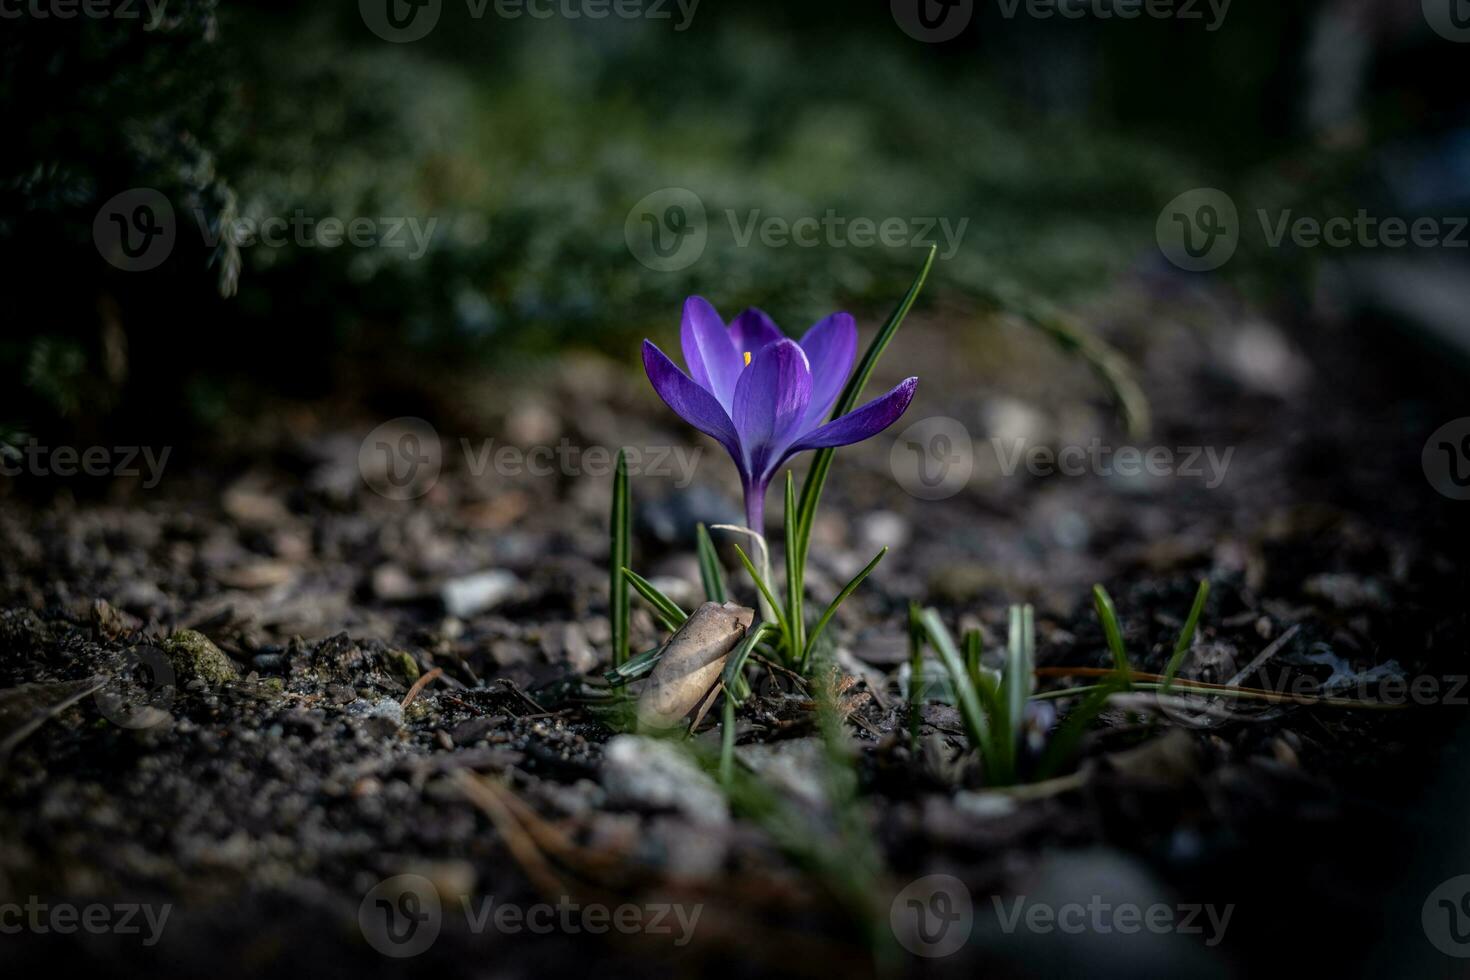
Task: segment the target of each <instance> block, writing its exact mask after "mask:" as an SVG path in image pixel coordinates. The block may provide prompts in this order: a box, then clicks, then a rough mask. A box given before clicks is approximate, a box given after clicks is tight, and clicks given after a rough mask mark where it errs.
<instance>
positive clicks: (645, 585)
mask: <svg viewBox="0 0 1470 980" xmlns="http://www.w3.org/2000/svg"><path fill="white" fill-rule="evenodd" d="M623 574H624V575H625V576H627V579H628V584H629V585H631V586H633V588H634V589H636V590H637V592H638V594H639V595H641V596H642V597H643V598H645V599H647V600H648V604H649V605H650V606H652V607H653V614H654V615H655V616H657V617H658V618H659V621H660V622H662V623H663V624H664V626H665V627H667V628H668V629H669V630H671V631H672V630H677V629H678V628H679V627H680V626H683V625H684V621H685V620H686V619H688V618H689V614H688V613H687V612H685V611H684V610H682V609H680V608H679V604H678V603H677V602H675V601H674V600H673V599H670V598H669V597H668V596H666V595H664V594H663V593H662V592H660V591H659V590H658V589H657V588H655V587H654V585H653V584H652V583H651V582H649V581H648V579H646V578H644V577H643V576H642V575H639V574H638V573H637V572H635V571H633V570H632V569H631V568H625V569H623Z"/></svg>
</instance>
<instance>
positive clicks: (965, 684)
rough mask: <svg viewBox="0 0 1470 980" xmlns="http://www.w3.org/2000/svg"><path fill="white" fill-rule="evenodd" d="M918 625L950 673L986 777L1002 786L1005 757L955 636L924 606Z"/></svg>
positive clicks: (1005, 775)
mask: <svg viewBox="0 0 1470 980" xmlns="http://www.w3.org/2000/svg"><path fill="white" fill-rule="evenodd" d="M919 624H920V625H921V626H922V627H923V629H924V635H925V636H926V637H927V639H928V640H929V644H930V645H931V646H933V647H934V651H935V653H937V654H939V662H940V663H941V664H943V665H944V670H945V672H946V673H947V674H949V682H950V684H951V686H953V687H954V693H955V701H956V703H957V704H958V706H959V709H960V717H961V718H963V719H964V721H965V730H966V732H967V733H968V734H969V736H970V744H971V745H974V746H975V747H976V748H978V749H979V750H980V755H981V757H982V758H984V760H985V766H986V773H987V780H988V781H990V782H992V783H993V784H995V785H1004V784H1005V783H1007V782H1009V781H1010V772H1009V770H1008V769H1007V767H1006V765H1005V760H1004V759H1003V758H1001V757H1000V756H998V755H997V753H996V747H995V740H994V739H993V738H992V733H991V730H990V718H989V717H987V716H986V714H985V709H984V708H983V707H981V705H980V696H979V695H978V694H976V693H975V685H974V684H971V683H970V678H969V675H968V674H966V673H965V663H964V660H963V658H961V657H960V652H959V650H957V649H956V648H955V645H954V638H953V637H951V636H950V635H949V630H948V629H946V628H945V625H944V622H943V620H941V619H940V618H939V613H938V612H936V611H935V610H933V609H925V610H924V611H923V613H921V614H920V616H919Z"/></svg>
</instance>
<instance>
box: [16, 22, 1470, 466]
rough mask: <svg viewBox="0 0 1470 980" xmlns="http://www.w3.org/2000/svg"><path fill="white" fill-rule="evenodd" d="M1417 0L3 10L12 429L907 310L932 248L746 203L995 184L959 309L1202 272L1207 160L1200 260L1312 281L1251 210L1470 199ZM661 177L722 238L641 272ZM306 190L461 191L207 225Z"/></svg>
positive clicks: (317, 393) (984, 195)
mask: <svg viewBox="0 0 1470 980" xmlns="http://www.w3.org/2000/svg"><path fill="white" fill-rule="evenodd" d="M1417 7H1418V5H1417V4H1415V3H1397V2H1394V3H1390V2H1386V0H1384V2H1343V3H1247V2H1244V0H1238V2H1236V3H1234V4H1232V5H1231V6H1230V7H1229V8H1228V12H1227V13H1226V16H1225V18H1224V20H1223V23H1222V24H1221V25H1220V26H1219V29H1217V30H1214V31H1211V30H1209V29H1208V27H1209V22H1210V20H1211V19H1212V18H1213V14H1211V12H1210V10H1209V8H1208V7H1207V6H1204V5H1200V6H1199V7H1198V11H1199V13H1200V14H1201V17H1202V19H1193V20H1182V19H1151V18H1148V17H1141V18H1139V19H1136V20H1129V21H1124V20H1117V19H1111V20H1099V19H1098V18H1096V17H1092V16H1088V17H1084V18H1082V19H1080V20H1066V19H1062V18H1060V17H1054V18H1052V19H1047V20H1039V19H1036V18H1033V17H1028V16H1026V15H1025V13H1024V9H1025V8H1022V12H1020V13H1018V14H1017V15H1016V16H1015V17H1013V18H1006V17H1004V16H1003V15H1002V13H1001V7H1000V6H999V5H997V4H995V3H982V4H980V5H979V8H978V10H977V12H976V14H975V16H974V18H973V21H972V22H971V23H970V24H969V26H968V28H967V29H966V30H964V31H963V33H961V34H960V35H959V37H957V38H956V39H954V40H953V41H950V42H948V43H944V44H928V43H921V42H919V41H916V40H914V39H913V38H911V37H909V36H908V35H907V34H905V33H904V32H903V31H902V30H900V28H899V26H898V24H897V23H896V21H895V18H894V16H893V14H892V12H891V11H890V9H889V5H888V4H885V3H867V4H851V3H845V2H835V0H834V2H810V3H802V4H787V3H781V2H748V3H743V4H738V5H737V4H730V3H719V2H717V0H704V2H702V3H700V4H699V5H698V6H697V8H696V10H695V13H694V15H693V18H692V21H691V23H690V24H689V26H688V28H687V29H686V30H684V31H678V30H676V29H675V27H676V23H677V21H678V19H679V17H680V15H679V12H678V9H677V7H675V6H674V5H672V4H669V5H668V8H667V9H668V10H669V12H670V14H671V18H670V19H664V20H654V19H642V20H620V19H618V18H616V17H611V18H608V19H606V20H602V21H590V20H571V19H567V18H565V17H560V16H558V17H554V18H550V19H545V20H538V19H533V18H531V17H529V16H522V17H520V18H519V19H515V20H507V19H504V18H500V17H497V16H496V15H495V13H494V10H495V8H494V6H493V5H492V6H491V7H489V8H488V9H487V10H486V12H485V15H484V16H483V17H481V18H479V19H475V18H472V17H470V16H469V14H468V12H467V10H468V8H467V7H466V6H465V4H463V3H457V2H446V3H445V4H444V5H443V13H442V16H441V18H440V21H439V23H438V25H437V26H436V27H435V29H434V30H432V31H431V32H430V33H429V35H428V36H427V37H425V38H424V39H422V40H419V41H415V42H413V43H407V44H390V43H387V42H385V41H383V40H381V39H380V38H379V37H378V36H376V35H375V34H374V33H373V32H372V31H370V30H369V29H368V28H367V27H366V25H365V22H364V20H363V18H362V16H361V14H360V12H359V10H358V9H357V6H356V5H354V4H351V3H333V4H312V5H287V4H269V3H255V4H247V3H229V4H216V3H213V2H198V0H188V2H175V3H171V4H169V5H168V7H167V8H166V12H167V19H166V20H165V21H164V22H163V23H162V24H161V25H159V26H158V27H156V28H153V29H148V28H147V27H146V26H145V24H144V21H143V20H138V19H134V20H122V19H117V18H113V19H103V20H98V19H88V18H85V17H78V18H75V19H71V20H60V19H55V18H48V19H38V18H35V17H20V18H10V19H8V20H7V21H6V24H5V29H4V31H3V32H0V107H3V118H4V119H5V121H6V127H5V128H6V135H5V139H4V140H3V141H0V142H3V146H0V268H3V269H4V270H5V276H6V280H7V286H6V288H5V290H4V291H3V300H0V302H3V304H4V306H3V311H4V320H5V325H4V329H3V334H0V385H3V391H4V392H5V396H4V398H3V400H0V438H3V439H4V440H5V441H7V442H9V443H12V444H19V443H20V442H22V441H24V439H25V438H26V437H27V436H34V437H36V438H39V439H43V440H59V439H76V438H80V437H85V438H89V439H100V440H105V439H107V438H124V437H125V436H131V437H132V438H133V439H134V440H136V439H137V438H140V436H138V435H137V432H139V431H146V433H147V437H148V438H149V439H152V440H154V441H160V440H168V441H170V442H173V443H185V442H187V441H188V440H190V439H191V438H195V439H198V438H200V437H203V439H204V442H205V443H206V444H208V445H217V444H218V441H219V440H221V439H226V438H229V437H231V436H232V435H239V434H240V433H241V432H242V431H247V430H248V429H249V428H250V424H251V422H252V420H254V419H256V418H258V417H259V415H260V414H261V413H263V412H270V411H272V410H274V409H278V408H279V407H280V405H281V404H282V403H289V402H292V401H297V400H306V401H319V400H323V399H326V400H331V399H339V400H341V401H343V402H345V403H347V404H350V405H355V406H358V407H360V408H361V409H363V410H364V411H366V412H374V411H385V410H386V411H395V410H398V409H400V408H402V407H404V405H405V404H407V405H409V407H412V405H413V403H414V402H415V401H416V400H429V401H432V400H434V398H435V397H436V396H435V389H436V386H435V384H434V383H433V381H432V379H433V378H435V377H437V376H440V372H441V371H442V370H443V369H445V368H453V369H454V370H457V371H458V370H469V371H479V370H482V369H489V370H491V371H494V370H497V369H499V370H507V369H509V370H514V369H515V368H516V366H517V365H519V364H523V363H525V360H526V359H527V358H537V357H546V356H551V355H554V354H555V353H556V352H558V351H563V350H565V349H566V348H567V347H569V346H598V347H602V348H603V349H605V350H611V351H621V352H626V351H628V350H630V349H631V345H629V344H628V343H627V342H628V340H629V339H630V338H636V337H637V336H639V335H642V334H646V333H656V332H659V331H665V332H666V331H668V330H671V329H672V326H673V318H672V314H671V312H670V311H672V310H675V309H677V303H678V302H679V301H680V300H681V299H682V297H683V296H685V295H687V294H689V293H692V292H701V291H704V292H710V293H711V294H712V295H724V296H734V295H738V296H739V297H741V299H742V301H744V302H749V303H755V304H760V305H764V306H767V307H769V308H772V309H776V310H780V311H782V312H783V313H785V314H786V315H787V317H788V318H790V317H800V318H807V319H814V318H815V316H816V315H818V314H820V313H821V312H822V311H825V310H827V309H831V308H833V306H835V305H837V304H844V305H847V306H849V307H853V308H856V309H859V310H865V311H866V310H873V309H879V308H886V306H887V304H888V303H889V302H890V301H891V299H890V298H891V297H892V296H894V295H896V294H897V293H898V292H899V291H900V290H901V289H902V287H903V285H904V284H905V283H906V282H907V280H908V278H909V276H910V275H911V274H912V270H913V268H914V267H915V264H916V263H917V260H918V257H919V249H917V248H906V249H897V250H895V249H885V248H881V247H874V248H866V249H857V248H845V249H833V248H783V249H770V248H767V247H766V246H764V245H762V244H760V242H759V241H758V240H757V241H756V243H754V244H752V245H750V246H749V247H746V248H736V247H735V245H734V242H733V241H732V239H731V235H730V234H729V231H728V229H727V228H726V226H725V221H724V218H723V214H724V212H725V210H726V209H730V208H733V209H736V210H737V212H738V213H739V214H741V215H742V216H744V215H746V214H748V213H749V212H750V211H751V210H753V209H760V211H761V213H762V214H763V215H783V216H786V217H797V216H801V215H806V214H815V215H820V214H822V213H824V212H825V211H826V210H827V209H829V208H830V209H835V210H836V211H837V212H838V213H840V214H842V215H846V216H872V217H875V218H882V217H884V216H888V215H903V216H943V217H947V218H949V219H950V220H951V221H956V222H957V221H958V220H960V219H962V218H968V219H969V225H968V227H967V230H966V234H965V237H964V239H963V242H962V247H961V248H960V249H959V251H958V253H957V254H955V255H954V256H953V257H951V258H948V259H946V260H943V261H941V262H940V263H939V264H938V266H937V269H936V275H935V278H934V280H933V283H932V285H931V289H933V290H934V292H935V294H936V295H937V296H938V297H940V301H941V302H945V303H949V304H953V305H955V306H956V307H957V308H959V309H962V310H997V309H998V310H1001V311H1007V310H1010V309H1015V310H1019V311H1026V310H1029V309H1031V308H1033V306H1034V305H1035V304H1037V303H1045V304H1053V303H1055V304H1066V303H1067V302H1069V301H1072V300H1075V299H1078V298H1080V297H1085V296H1087V295H1089V294H1090V292H1092V291H1095V290H1097V289H1099V288H1100V287H1101V286H1102V285H1103V284H1105V283H1106V282H1108V281H1110V279H1112V278H1113V277H1115V276H1117V275H1118V274H1119V273H1121V272H1124V271H1138V270H1139V269H1140V268H1141V269H1143V270H1145V271H1148V270H1152V269H1154V268H1157V269H1158V270H1159V271H1161V272H1163V271H1167V272H1174V271H1175V270H1173V269H1172V267H1170V266H1167V264H1165V263H1164V260H1163V258H1162V256H1161V255H1160V254H1159V251H1158V249H1157V247H1156V246H1155V244H1154V240H1153V227H1154V222H1155V220H1156V218H1157V216H1158V214H1159V210H1160V208H1162V207H1163V206H1164V204H1165V203H1166V202H1168V201H1169V200H1171V199H1172V198H1174V197H1175V196H1176V195H1178V194H1180V193H1182V192H1183V191H1185V190H1188V189H1190V188H1193V187H1201V186H1214V187H1220V188H1222V189H1224V190H1226V191H1227V192H1228V193H1230V194H1231V195H1232V196H1233V198H1234V199H1235V200H1236V202H1237V204H1238V205H1239V206H1240V209H1241V212H1242V216H1243V217H1242V221H1243V222H1244V224H1245V227H1244V232H1243V241H1242V246H1241V252H1240V255H1239V256H1238V257H1237V258H1236V259H1235V260H1234V261H1233V262H1232V263H1231V264H1230V265H1229V266H1228V267H1227V268H1226V269H1223V270H1220V271H1219V272H1218V273H1214V274H1212V275H1215V276H1218V277H1221V278H1226V279H1228V280H1229V281H1230V282H1232V283H1233V284H1234V285H1235V286H1236V287H1238V288H1239V289H1241V290H1243V291H1244V292H1245V293H1247V294H1248V295H1250V296H1251V297H1252V298H1254V299H1258V300H1262V301H1265V302H1270V303H1280V304H1284V305H1287V306H1288V307H1307V306H1312V305H1314V304H1315V305H1319V306H1320V305H1321V304H1322V302H1323V293H1322V290H1323V289H1324V288H1325V287H1324V286H1323V277H1322V275H1321V269H1320V267H1321V266H1322V265H1324V264H1331V263H1335V262H1337V261H1338V260H1340V259H1341V258H1342V257H1343V256H1342V254H1341V251H1340V250H1325V249H1324V250H1318V251H1317V252H1293V251H1292V250H1290V249H1289V248H1288V249H1279V250H1275V251H1274V252H1273V254H1270V255H1262V254H1260V253H1261V251H1262V246H1261V242H1260V235H1259V234H1258V233H1256V234H1254V235H1252V234H1251V231H1252V228H1253V227H1254V222H1253V220H1251V219H1249V218H1248V217H1246V216H1247V215H1249V214H1251V213H1252V212H1253V211H1254V210H1255V209H1256V208H1262V207H1264V208H1270V209H1273V213H1276V212H1277V211H1279V210H1280V209H1282V208H1287V207H1293V208H1296V209H1297V210H1298V212H1299V213H1310V214H1315V215H1321V216H1327V215H1331V214H1335V213H1343V214H1349V215H1350V214H1352V213H1353V212H1354V211H1356V209H1357V208H1359V207H1367V208H1369V209H1370V210H1373V211H1375V212H1377V213H1382V214H1401V215H1404V216H1406V217H1409V218H1412V217H1414V216H1417V215H1421V214H1426V215H1440V214H1453V213H1456V212H1455V210H1454V209H1455V208H1460V209H1461V212H1463V209H1464V208H1465V207H1466V206H1467V205H1470V201H1467V199H1466V198H1467V193H1466V187H1467V186H1470V185H1467V182H1466V181H1465V179H1464V178H1465V176H1466V175H1467V172H1470V134H1467V131H1466V129H1465V123H1466V100H1465V99H1464V98H1463V84H1462V82H1463V68H1464V64H1465V59H1464V52H1465V49H1464V47H1463V46H1462V45H1458V44H1455V43H1453V42H1450V41H1448V40H1445V39H1444V38H1441V37H1439V36H1438V35H1436V34H1435V33H1434V32H1433V31H1432V30H1431V29H1430V28H1429V27H1428V25H1427V23H1426V21H1425V19H1424V17H1423V16H1422V15H1421V13H1420V11H1419V10H1418V9H1417ZM137 9H138V12H139V13H140V14H143V15H146V14H147V11H146V8H143V7H141V6H140V7H139V8H137ZM667 186H681V187H687V188H690V189H691V190H693V191H694V192H695V193H697V194H698V195H700V197H701V198H702V199H703V201H704V203H705V204H706V206H707V208H708V210H709V215H710V219H709V220H710V226H711V234H710V244H709V247H708V249H707V250H706V252H705V253H704V255H703V257H702V258H701V259H700V260H699V261H698V262H696V263H695V264H694V265H693V266H691V267H689V268H687V269H684V270H680V271H678V272H673V273H651V272H650V271H649V270H647V269H645V268H644V267H643V266H642V265H640V264H639V263H638V262H636V261H635V260H634V259H633V258H632V256H631V255H630V253H629V251H628V248H627V247H626V245H625V244H624V240H623V223H624V219H625V217H626V215H627V214H628V211H629V208H630V207H632V205H633V203H634V202H635V201H637V200H639V199H640V198H642V197H643V196H645V195H646V194H648V193H650V192H652V191H655V190H658V189H659V188H662V187H667ZM135 188H153V189H156V190H157V191H159V192H161V193H162V194H163V195H164V196H166V197H167V198H168V199H169V201H170V202H171V203H172V205H173V208H174V211H175V217H176V225H177V241H176V243H175V245H174V247H173V249H172V251H171V253H170V254H169V257H168V259H167V261H166V262H164V264H163V265H162V266H161V267H159V268H156V269H153V270H150V271H147V272H125V271H122V270H119V269H116V268H114V267H112V266H111V265H109V264H108V263H107V262H106V261H104V260H103V258H102V256H101V255H100V253H99V250H98V247H97V246H96V245H95V244H94V240H93V235H92V228H93V222H94V219H95V218H96V217H97V215H98V213H99V209H101V208H102V207H103V206H104V204H105V202H107V201H108V200H109V199H110V198H112V197H113V196H114V195H115V194H118V193H120V192H124V191H128V190H130V189H135ZM298 209H299V210H301V211H302V212H303V213H304V214H305V215H308V216H312V217H314V218H317V219H320V218H321V217H325V216H336V217H340V218H342V219H343V220H344V221H345V220H350V219H351V218H353V217H356V216H371V217H379V216H384V217H394V218H405V217H409V218H416V219H418V220H419V221H420V222H426V221H428V220H429V219H431V218H432V219H436V220H437V226H436V231H435V234H434V236H433V238H432V241H431V245H430V247H429V249H428V251H427V252H426V253H425V254H424V255H423V256H422V257H419V258H416V259H411V258H408V257H407V253H408V251H410V250H408V249H403V248H383V247H367V248H360V247H354V246H351V245H342V246H339V247H337V248H331V249H329V248H324V247H320V246H315V247H297V246H291V245H288V246H287V247H284V248H271V247H266V246H262V245H258V244H257V245H254V246H250V247H245V248H231V247H230V246H228V245H227V244H225V245H220V244H211V243H210V241H209V240H208V238H216V237H217V235H218V233H219V229H220V228H221V227H222V226H224V225H228V223H229V222H230V221H231V220H232V219H233V218H234V217H237V216H254V217H261V216H266V215H285V216H289V215H292V214H293V213H295V212H296V211H297V210H298ZM202 229H207V230H208V232H209V235H208V236H206V234H205V233H204V231H203V230H202ZM1329 251H1332V252H1333V254H1330V255H1328V254H1323V253H1326V252H1329ZM1401 251H1404V252H1408V253H1415V254H1412V255H1410V259H1411V261H1418V260H1419V259H1420V258H1425V260H1426V261H1428V260H1429V258H1427V257H1424V256H1421V255H1419V254H1417V250H1414V249H1406V250H1401ZM1446 251H1447V250H1443V249H1441V250H1439V252H1440V255H1439V256H1437V258H1443V255H1444V253H1445V252H1446ZM1461 254H1463V253H1461ZM1452 257H1453V256H1452ZM1329 292H1330V289H1329ZM1352 298H1354V299H1357V298H1359V297H1356V295H1354V297H1352ZM1393 302H1394V301H1393V300H1392V299H1390V300H1389V301H1388V305H1390V306H1392V305H1393ZM1329 305H1330V304H1329ZM1410 319H1412V317H1410ZM628 360H629V361H630V363H631V361H632V358H631V357H629V358H628ZM426 379H429V380H427V381H426ZM375 400H376V401H378V402H383V403H391V404H373V402H374V401H375Z"/></svg>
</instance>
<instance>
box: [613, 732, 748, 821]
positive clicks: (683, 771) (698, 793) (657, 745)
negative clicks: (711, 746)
mask: <svg viewBox="0 0 1470 980" xmlns="http://www.w3.org/2000/svg"><path fill="white" fill-rule="evenodd" d="M602 785H603V788H604V789H606V790H607V795H608V801H609V802H610V803H612V804H613V805H614V806H621V807H629V808H637V809H645V810H677V811H678V812H680V813H682V814H684V815H685V816H687V817H688V818H689V819H690V820H691V821H693V822H694V823H698V824H704V825H706V826H724V825H726V824H728V823H729V822H730V808H729V805H728V804H727V803H726V802H725V797H724V794H722V793H721V792H720V788H719V787H718V786H717V785H715V781H714V780H713V779H711V778H710V777H709V776H708V775H707V774H706V773H705V772H704V771H703V770H701V769H700V768H699V767H698V766H697V765H695V764H694V760H693V759H692V758H690V757H689V756H688V755H687V754H686V753H684V752H683V751H681V750H680V749H679V748H678V746H677V745H675V744H674V743H672V742H667V741H664V740H661V739H655V738H647V737H644V736H642V735H618V736H616V737H614V738H613V739H612V740H611V741H609V742H608V743H607V746H606V747H605V748H604V750H603V761H602Z"/></svg>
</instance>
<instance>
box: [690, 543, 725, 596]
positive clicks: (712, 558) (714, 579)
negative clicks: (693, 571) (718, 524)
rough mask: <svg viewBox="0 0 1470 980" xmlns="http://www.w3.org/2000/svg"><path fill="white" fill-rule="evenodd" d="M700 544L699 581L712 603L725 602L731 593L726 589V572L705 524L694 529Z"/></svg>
mask: <svg viewBox="0 0 1470 980" xmlns="http://www.w3.org/2000/svg"><path fill="white" fill-rule="evenodd" d="M694 536H695V539H696V540H697V541H698V542H699V581H700V582H701V583H702V584H703V585H704V597H705V598H706V599H708V600H709V601H710V602H720V603H723V602H725V601H726V600H727V599H728V597H729V592H728V590H726V588H725V570H724V569H723V568H721V567H720V555H719V552H717V551H715V543H714V540H713V539H711V538H710V536H709V529H708V528H706V527H705V526H704V525H703V524H700V525H698V526H697V527H696V528H695V529H694Z"/></svg>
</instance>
